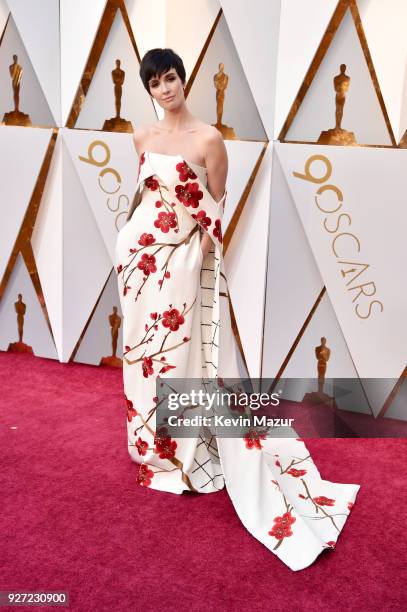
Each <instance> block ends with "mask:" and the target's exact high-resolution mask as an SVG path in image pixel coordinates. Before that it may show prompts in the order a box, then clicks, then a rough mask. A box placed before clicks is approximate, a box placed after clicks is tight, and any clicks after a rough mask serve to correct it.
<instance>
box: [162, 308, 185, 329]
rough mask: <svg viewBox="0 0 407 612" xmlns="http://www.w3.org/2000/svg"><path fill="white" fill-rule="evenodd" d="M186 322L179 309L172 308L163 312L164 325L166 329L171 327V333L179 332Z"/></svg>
mask: <svg viewBox="0 0 407 612" xmlns="http://www.w3.org/2000/svg"><path fill="white" fill-rule="evenodd" d="M184 321H185V319H184V315H182V314H181V313H180V311H179V310H178V309H177V308H171V310H164V312H163V320H162V324H163V325H164V327H169V328H170V330H171V331H177V329H178V328H179V326H180V325H182V324H183V323H184Z"/></svg>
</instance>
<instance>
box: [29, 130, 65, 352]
mask: <svg viewBox="0 0 407 612" xmlns="http://www.w3.org/2000/svg"><path fill="white" fill-rule="evenodd" d="M62 179H63V177H62V136H61V134H60V133H59V134H58V136H57V140H56V143H55V147H54V151H53V154H52V159H51V164H50V167H49V171H48V175H47V179H46V182H45V186H44V191H43V194H42V198H41V205H40V208H39V211H38V214H37V218H36V222H35V226H34V231H33V233H32V237H31V245H32V248H33V252H34V258H35V262H36V265H37V270H38V274H39V277H40V281H41V288H42V292H43V295H44V299H45V304H46V306H47V312H48V317H49V320H50V324H51V328H52V333H53V336H54V340H55V344H56V348H57V351H58V356H59V359H60V360H61V361H62V355H63V349H62V323H63V321H62V295H63V293H62V292H63V286H62V281H63V262H62V245H63V232H62Z"/></svg>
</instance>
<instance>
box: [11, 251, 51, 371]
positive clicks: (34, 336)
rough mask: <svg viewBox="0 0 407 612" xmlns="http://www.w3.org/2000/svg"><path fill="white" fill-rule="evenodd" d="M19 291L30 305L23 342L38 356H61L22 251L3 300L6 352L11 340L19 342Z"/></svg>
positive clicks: (27, 305) (27, 306)
mask: <svg viewBox="0 0 407 612" xmlns="http://www.w3.org/2000/svg"><path fill="white" fill-rule="evenodd" d="M19 293H21V294H22V301H23V302H24V304H25V305H26V312H25V315H24V326H23V342H24V343H25V344H28V346H31V348H32V350H33V353H34V355H36V356H41V357H48V358H49V359H57V358H58V355H57V352H56V350H55V345H54V342H53V339H52V335H51V333H50V331H49V327H48V324H47V321H46V319H45V316H44V313H43V312H42V309H41V305H40V303H39V301H38V298H37V294H36V293H35V288H34V285H33V284H32V281H31V278H30V275H29V274H28V270H27V268H26V266H25V263H24V261H23V258H22V257H21V253H19V255H18V257H17V260H16V263H15V266H14V268H13V272H12V274H11V277H10V281H9V282H8V284H7V287H6V290H5V292H4V295H3V298H2V300H1V302H0V348H1V349H2V350H3V351H6V350H7V348H8V345H9V344H10V342H18V324H17V313H16V311H15V307H14V303H15V302H17V301H18V294H19Z"/></svg>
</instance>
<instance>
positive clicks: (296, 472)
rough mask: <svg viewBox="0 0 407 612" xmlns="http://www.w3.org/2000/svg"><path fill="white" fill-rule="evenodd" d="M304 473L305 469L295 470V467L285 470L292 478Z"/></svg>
mask: <svg viewBox="0 0 407 612" xmlns="http://www.w3.org/2000/svg"><path fill="white" fill-rule="evenodd" d="M306 473H307V470H296V469H295V468H291V469H290V470H288V471H287V474H290V476H294V478H299V477H300V476H305V474H306Z"/></svg>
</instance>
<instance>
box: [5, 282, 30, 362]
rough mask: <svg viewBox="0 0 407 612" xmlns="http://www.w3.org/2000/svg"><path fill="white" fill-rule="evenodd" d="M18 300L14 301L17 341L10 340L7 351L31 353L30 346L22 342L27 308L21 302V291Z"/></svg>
mask: <svg viewBox="0 0 407 612" xmlns="http://www.w3.org/2000/svg"><path fill="white" fill-rule="evenodd" d="M17 297H18V301H17V302H14V310H15V311H16V313H17V329H18V342H11V343H10V344H9V345H8V349H7V350H8V351H10V353H31V354H33V350H32V347H31V346H28V344H25V342H23V332H24V315H25V312H26V310H27V306H26V304H24V302H23V296H22V294H21V293H19V294H18V296H17Z"/></svg>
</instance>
